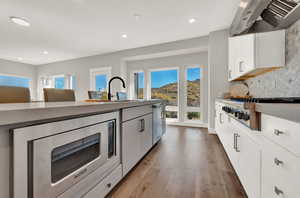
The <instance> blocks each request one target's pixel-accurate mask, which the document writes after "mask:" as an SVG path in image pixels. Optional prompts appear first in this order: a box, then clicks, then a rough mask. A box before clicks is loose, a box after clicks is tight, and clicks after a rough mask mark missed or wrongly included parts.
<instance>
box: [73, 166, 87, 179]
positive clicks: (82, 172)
mask: <svg viewBox="0 0 300 198" xmlns="http://www.w3.org/2000/svg"><path fill="white" fill-rule="evenodd" d="M86 172H87V168H84V169H82V170H81V171H79V172H78V173H77V174H76V175H74V179H77V178H78V177H81V176H82V175H84V174H85V173H86Z"/></svg>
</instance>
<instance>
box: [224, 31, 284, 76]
mask: <svg viewBox="0 0 300 198" xmlns="http://www.w3.org/2000/svg"><path fill="white" fill-rule="evenodd" d="M228 60H229V63H228V80H229V81H233V80H245V79H248V78H251V77H255V76H258V75H260V74H263V73H265V72H268V71H272V70H274V69H278V68H280V67H283V66H284V65H285V30H279V31H273V32H265V33H255V34H246V35H242V36H235V37H230V38H229V59H228Z"/></svg>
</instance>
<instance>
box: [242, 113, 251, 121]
mask: <svg viewBox="0 0 300 198" xmlns="http://www.w3.org/2000/svg"><path fill="white" fill-rule="evenodd" d="M243 120H245V121H248V120H250V115H249V114H247V113H246V114H245V115H244V117H243Z"/></svg>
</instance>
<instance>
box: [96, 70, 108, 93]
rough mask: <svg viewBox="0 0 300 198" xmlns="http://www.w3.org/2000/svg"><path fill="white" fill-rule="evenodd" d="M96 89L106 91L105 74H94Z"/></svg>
mask: <svg viewBox="0 0 300 198" xmlns="http://www.w3.org/2000/svg"><path fill="white" fill-rule="evenodd" d="M95 78H96V88H95V90H96V91H106V88H107V75H105V74H100V75H96V76H95Z"/></svg>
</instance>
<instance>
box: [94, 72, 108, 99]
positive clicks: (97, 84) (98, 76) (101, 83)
mask: <svg viewBox="0 0 300 198" xmlns="http://www.w3.org/2000/svg"><path fill="white" fill-rule="evenodd" d="M110 75H111V67H103V68H96V69H91V70H90V89H91V90H92V91H101V92H103V96H104V98H103V99H107V92H108V90H107V89H108V81H109V79H110Z"/></svg>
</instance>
